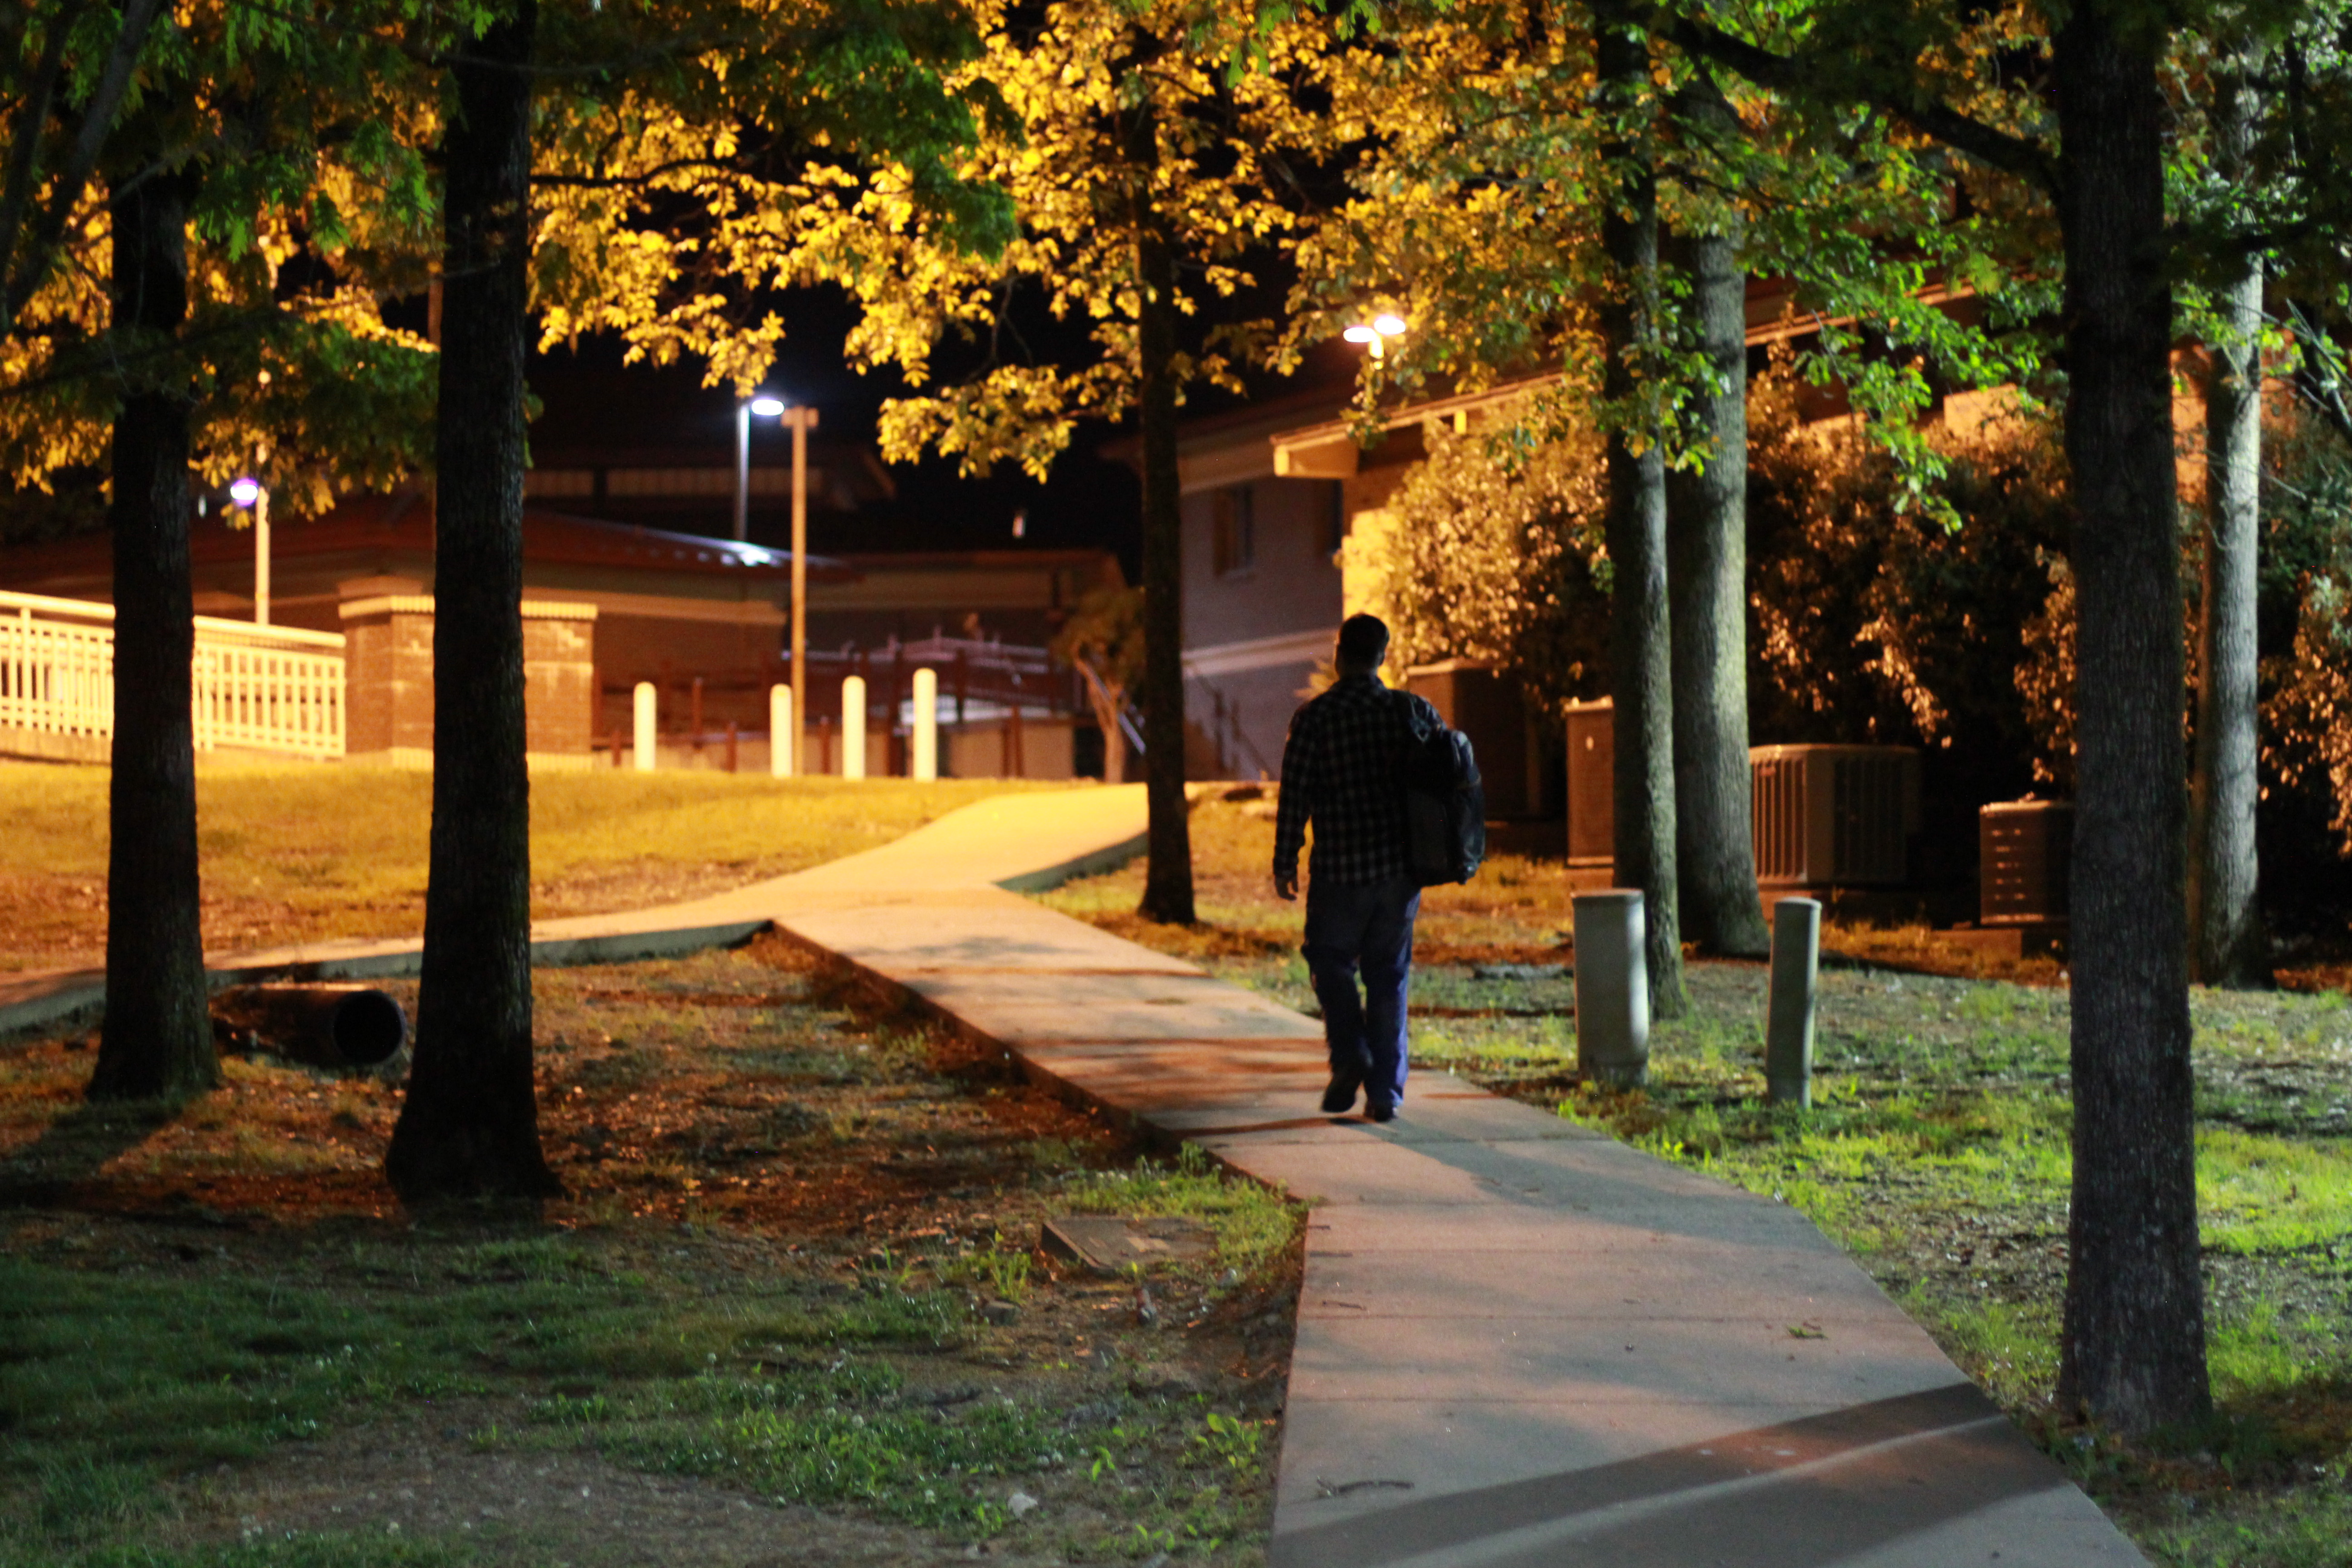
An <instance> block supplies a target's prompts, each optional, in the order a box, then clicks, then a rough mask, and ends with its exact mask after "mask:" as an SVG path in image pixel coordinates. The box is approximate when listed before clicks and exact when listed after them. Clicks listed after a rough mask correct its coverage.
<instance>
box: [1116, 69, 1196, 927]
mask: <svg viewBox="0 0 2352 1568" xmlns="http://www.w3.org/2000/svg"><path fill="white" fill-rule="evenodd" d="M1128 156H1129V167H1130V169H1131V170H1132V171H1133V172H1134V176H1135V179H1136V182H1137V195H1136V196H1135V198H1134V203H1135V210H1134V212H1133V214H1132V215H1131V216H1132V221H1133V223H1134V226H1135V272H1136V283H1137V284H1138V286H1139V296H1140V300H1139V304H1138V305H1137V307H1136V357H1137V360H1138V362H1139V363H1138V379H1139V381H1140V382H1141V387H1140V396H1139V400H1138V401H1139V409H1138V416H1139V424H1140V425H1141V426H1142V432H1141V433H1142V437H1143V683H1142V684H1143V690H1142V697H1143V777H1144V792H1145V798H1146V800H1147V801H1148V802H1149V803H1150V825H1149V837H1148V839H1147V844H1148V854H1149V860H1148V862H1147V864H1146V867H1145V869H1144V877H1143V904H1142V907H1141V909H1140V910H1139V912H1140V913H1141V914H1142V916H1143V918H1144V919H1146V920H1150V921H1161V922H1163V923H1166V924H1171V925H1191V924H1192V921H1193V918H1194V915H1193V909H1192V821H1191V819H1190V818H1189V817H1188V816H1186V805H1185V800H1184V534H1183V522H1182V512H1181V507H1182V496H1183V489H1182V482H1181V479H1180V478H1179V477H1178V474H1177V471H1176V378H1175V373H1174V362H1175V358H1176V259H1175V257H1174V255H1173V254H1172V253H1171V251H1170V249H1169V247H1168V240H1167V237H1166V236H1165V235H1164V234H1162V233H1161V232H1160V222H1159V218H1158V216H1157V215H1156V214H1155V213H1153V212H1152V210H1151V205H1150V203H1151V198H1150V194H1149V185H1148V183H1147V182H1146V180H1145V178H1144V174H1145V172H1146V171H1148V170H1149V169H1150V168H1151V166H1152V164H1153V163H1155V162H1156V161H1157V159H1158V157H1159V132H1158V127H1157V125H1156V124H1155V122H1154V121H1153V118H1152V115H1151V111H1150V107H1149V105H1148V103H1147V105H1146V107H1144V108H1142V109H1139V110H1137V111H1136V112H1135V117H1134V120H1133V121H1131V122H1130V124H1129V145H1128Z"/></svg>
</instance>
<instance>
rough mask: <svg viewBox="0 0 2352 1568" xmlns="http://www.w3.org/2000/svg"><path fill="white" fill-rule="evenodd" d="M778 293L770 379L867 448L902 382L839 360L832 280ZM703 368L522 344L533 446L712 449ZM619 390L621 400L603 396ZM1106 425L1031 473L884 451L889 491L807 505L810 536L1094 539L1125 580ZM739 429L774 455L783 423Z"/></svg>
mask: <svg viewBox="0 0 2352 1568" xmlns="http://www.w3.org/2000/svg"><path fill="white" fill-rule="evenodd" d="M778 303H779V305H780V307H781V310H782V315H783V318H784V321H785V326H786V331H787V335H786V337H785V340H784V342H783V343H782V348H781V350H780V353H779V356H778V361H777V363H776V367H775V369H774V371H773V372H772V374H770V376H769V378H768V382H767V386H768V388H769V389H771V390H773V391H774V392H776V393H777V394H778V395H781V396H782V397H784V398H785V399H786V400H787V401H790V402H806V403H811V404H814V405H815V406H816V407H817V409H818V411H819V414H820V416H821V419H822V423H821V424H820V426H819V427H818V433H817V440H818V441H819V442H823V443H830V442H834V441H839V440H843V439H846V438H854V439H856V440H858V441H861V442H863V443H865V444H866V446H867V447H869V448H870V447H872V445H873V439H874V429H875V418H876V416H877V412H878V411H879V409H880V407H881V405H882V403H883V400H884V399H886V398H887V397H890V396H892V395H897V394H898V393H899V392H900V391H901V390H902V387H901V384H900V383H899V381H898V377H897V376H895V375H891V374H883V373H877V374H871V375H860V374H857V373H856V372H855V371H854V370H852V369H850V368H849V367H848V366H847V365H845V363H843V360H842V343H843V341H844V339H845V336H846V334H847V332H848V330H849V327H850V325H851V323H852V321H853V320H854V316H853V311H852V307H851V306H850V305H849V304H848V303H847V302H846V301H845V300H844V299H843V298H842V297H841V296H840V295H838V294H837V293H834V292H832V291H830V290H825V291H816V290H803V291H794V292H793V293H790V294H786V295H783V296H782V297H781V298H780V300H779V301H778ZM1073 346H1075V345H1073ZM701 380H702V367H701V364H700V363H699V362H695V363H681V364H678V365H675V366H670V367H667V368H666V369H660V370H656V369H652V368H650V367H643V366H638V367H630V368H628V369H626V370H624V369H623V367H622V364H621V350H620V345H619V344H618V342H614V341H611V340H600V341H585V340H583V342H582V344H581V346H580V349H579V351H578V352H577V353H569V352H563V351H559V352H557V353H550V354H544V355H538V356H534V358H533V361H532V365H531V375H530V381H531V390H532V391H533V392H534V393H535V394H537V395H538V396H539V398H540V400H541V405H542V412H541V416H540V418H539V420H538V421H537V422H536V423H535V424H534V425H533V426H532V443H533V446H534V448H536V449H538V450H541V451H547V450H550V449H551V448H553V447H574V446H577V445H580V444H582V443H583V442H584V443H596V442H606V441H613V440H616V439H617V440H621V441H625V442H626V443H627V444H629V445H632V446H636V445H643V446H667V445H671V444H673V443H675V444H676V445H677V446H680V447H690V448H700V449H706V450H708V451H709V452H710V453H711V454H713V457H714V458H716V456H717V455H718V454H720V453H731V452H732V450H733V445H734V426H733V419H734V397H733V394H732V392H731V390H730V389H729V388H727V387H724V386H720V387H705V386H703V385H701V384H700V383H701ZM624 388H625V391H622V390H620V389H624ZM623 402H625V408H616V407H615V406H614V405H615V404H616V403H623ZM1118 434H1119V431H1118V428H1117V427H1116V426H1107V425H1099V424H1097V425H1088V426H1081V427H1080V429H1079V431H1078V433H1077V436H1076V439H1075V440H1074V441H1073V442H1072V443H1071V446H1070V447H1069V449H1068V450H1067V451H1066V452H1065V453H1064V454H1063V456H1062V458H1060V459H1059V460H1058V461H1057V462H1056V463H1055V468H1054V471H1053V473H1052V475H1051V477H1050V479H1048V481H1047V482H1046V483H1045V484H1043V485H1040V484H1038V483H1037V482H1036V481H1034V480H1033V479H1030V478H1029V477H1028V476H1027V475H1025V474H1024V473H1022V472H1021V471H1020V470H1019V469H1018V468H1000V469H999V470H998V471H997V472H995V473H994V474H992V475H991V476H990V477H989V478H987V479H961V478H959V477H958V476H957V473H956V470H955V465H954V464H953V463H952V462H949V461H945V460H942V459H940V458H929V459H926V460H925V461H923V462H920V463H917V464H911V465H894V466H892V467H891V468H889V470H888V471H889V474H890V477H891V479H892V480H893V481H894V483H895V484H896V486H897V489H898V496H897V499H896V500H892V501H883V502H877V503H874V504H873V505H870V506H868V507H866V508H864V509H862V510H859V511H857V512H856V513H854V514H850V515H847V516H841V515H838V514H826V513H824V512H821V511H820V512H813V513H812V514H811V518H810V535H811V536H810V541H809V543H810V548H811V549H812V550H813V551H819V552H848V551H861V550H912V549H1017V548H1021V547H1023V546H1028V547H1032V548H1054V547H1066V546H1073V545H1095V546H1102V547H1106V548H1108V549H1112V550H1116V551H1118V553H1119V555H1120V557H1121V561H1122V563H1123V565H1124V566H1125V568H1126V570H1127V573H1128V575H1129V581H1133V580H1134V577H1135V575H1136V572H1137V566H1138V562H1137V555H1136V551H1137V528H1138V524H1139V504H1138V499H1137V488H1136V483H1135V479H1134V476H1133V475H1132V473H1131V472H1130V471H1129V469H1128V468H1126V467H1125V466H1124V465H1122V464H1118V463H1113V462H1109V461H1107V460H1105V459H1104V458H1101V457H1099V456H1097V447H1100V446H1102V445H1103V444H1104V443H1105V442H1106V441H1108V440H1111V439H1113V438H1115V437H1117V436H1118ZM751 439H752V461H753V462H754V463H755V464H765V463H772V462H774V461H776V460H777V459H778V458H779V457H780V456H781V455H782V453H784V452H787V451H789V450H790V441H791V437H790V436H789V435H787V434H786V433H784V432H783V431H782V430H780V429H778V428H777V426H776V425H775V423H774V422H773V421H760V420H755V421H753V426H752V437H751ZM727 460H731V458H729V459H727ZM1023 511H1025V512H1026V514H1027V522H1026V527H1025V529H1024V537H1023V538H1021V539H1019V540H1016V539H1015V538H1014V537H1013V516H1014V514H1015V513H1016V512H1023Z"/></svg>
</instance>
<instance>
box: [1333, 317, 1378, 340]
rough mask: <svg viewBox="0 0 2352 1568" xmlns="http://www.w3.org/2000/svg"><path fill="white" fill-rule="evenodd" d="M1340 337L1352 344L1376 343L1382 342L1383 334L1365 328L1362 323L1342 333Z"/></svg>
mask: <svg viewBox="0 0 2352 1568" xmlns="http://www.w3.org/2000/svg"><path fill="white" fill-rule="evenodd" d="M1339 335H1340V336H1341V337H1343V338H1345V339H1347V340H1348V341H1349V342H1351V343H1376V342H1380V341H1381V334H1380V333H1378V332H1377V331H1373V330H1372V329H1371V328H1370V327H1368V326H1365V325H1364V324H1363V323H1362V322H1361V321H1359V322H1357V323H1356V324H1355V325H1354V326H1352V327H1349V329H1348V330H1347V331H1344V332H1341V333H1340V334H1339Z"/></svg>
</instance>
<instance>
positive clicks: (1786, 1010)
mask: <svg viewBox="0 0 2352 1568" xmlns="http://www.w3.org/2000/svg"><path fill="white" fill-rule="evenodd" d="M1821 962H1822V906H1821V901H1820V900H1817V899H1776V900H1773V902H1772V999H1771V1002H1770V1003H1769V1006H1768V1008H1767V1011H1766V1013H1765V1024H1764V1082H1765V1085H1766V1088H1767V1090H1768V1092H1769V1094H1770V1095H1771V1097H1772V1103H1773V1104H1775V1105H1811V1104H1812V1102H1813V995H1814V992H1815V989H1816V987H1817V985H1818V983H1819V977H1820V974H1821Z"/></svg>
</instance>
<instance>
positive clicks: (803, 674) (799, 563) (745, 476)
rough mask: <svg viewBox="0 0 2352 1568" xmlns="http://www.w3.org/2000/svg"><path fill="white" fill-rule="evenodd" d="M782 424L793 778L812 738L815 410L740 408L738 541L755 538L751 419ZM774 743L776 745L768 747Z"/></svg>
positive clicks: (760, 399)
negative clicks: (788, 523)
mask: <svg viewBox="0 0 2352 1568" xmlns="http://www.w3.org/2000/svg"><path fill="white" fill-rule="evenodd" d="M754 414H756V415H758V416H760V417H761V418H762V419H780V420H782V421H783V423H784V425H785V426H786V427H787V428H789V429H790V430H791V431H792V433H793V736H792V747H793V751H792V758H793V775H794V776H795V777H797V776H798V775H799V774H800V773H801V772H802V770H803V763H804V762H805V760H806V759H805V757H804V755H803V753H804V752H805V751H806V750H807V746H806V739H807V735H808V433H809V432H810V431H812V430H814V429H815V428H816V410H815V409H814V408H808V407H797V408H796V407H794V406H793V405H791V404H788V403H786V402H785V401H784V400H783V399H782V398H781V397H778V396H777V395H775V394H774V393H772V392H762V393H759V394H757V395H754V396H751V397H749V398H746V399H743V400H741V401H740V402H738V403H737V404H736V405H735V537H736V539H737V540H739V541H741V540H745V539H749V538H750V537H751V416H752V415H754ZM769 743H770V744H771V745H773V744H774V743H775V742H773V741H772V740H771V741H770V742H769Z"/></svg>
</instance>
